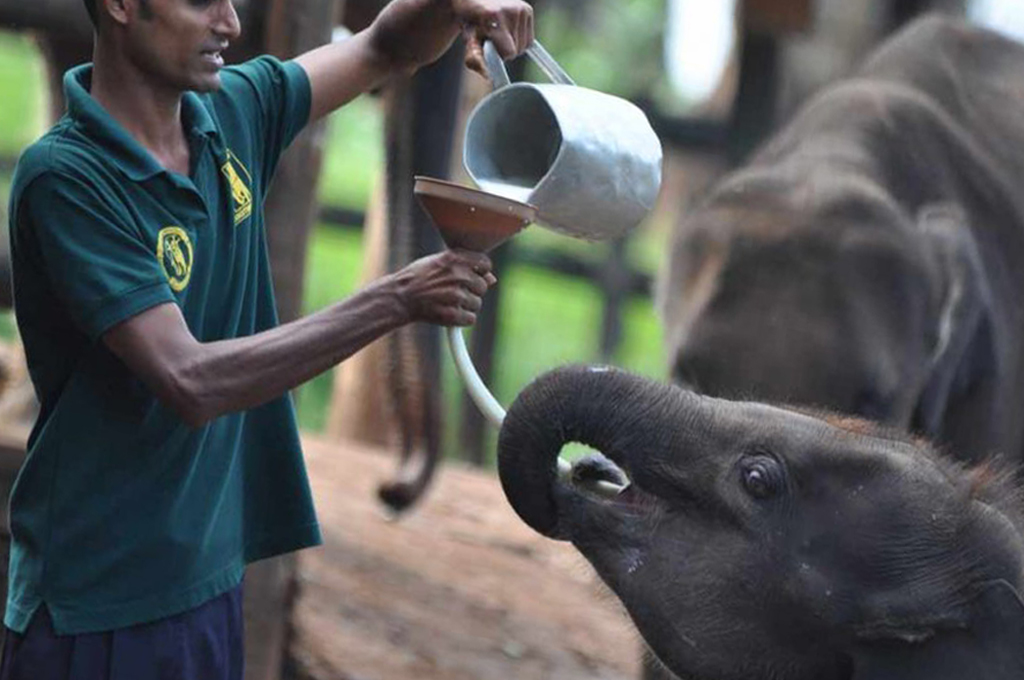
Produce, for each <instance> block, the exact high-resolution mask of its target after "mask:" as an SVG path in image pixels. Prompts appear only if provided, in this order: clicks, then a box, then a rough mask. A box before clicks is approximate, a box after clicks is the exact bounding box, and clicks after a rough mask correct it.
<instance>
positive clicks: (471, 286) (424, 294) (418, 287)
mask: <svg viewBox="0 0 1024 680" xmlns="http://www.w3.org/2000/svg"><path fill="white" fill-rule="evenodd" d="M394 281H395V283H396V284H397V290H398V297H399V299H400V300H401V303H402V305H403V307H404V308H405V309H406V310H407V312H408V320H409V321H423V322H426V323H433V324H438V325H441V326H471V325H473V324H474V323H476V313H477V312H478V311H480V307H481V305H482V304H483V300H482V298H483V295H484V293H486V292H487V289H488V288H490V287H491V286H492V285H493V284H494V283H496V282H497V279H496V278H495V277H494V274H493V273H491V260H490V258H488V257H487V256H486V255H484V254H483V253H474V252H471V251H468V250H446V251H444V252H442V253H438V254H436V255H430V256H428V257H424V258H421V259H419V260H416V261H415V262H413V263H412V264H410V265H408V266H406V267H405V268H404V269H402V270H401V271H399V272H397V273H395V274H394Z"/></svg>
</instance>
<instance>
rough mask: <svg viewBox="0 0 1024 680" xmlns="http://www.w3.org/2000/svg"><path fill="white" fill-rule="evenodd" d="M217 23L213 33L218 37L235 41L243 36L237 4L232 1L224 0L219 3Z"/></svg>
mask: <svg viewBox="0 0 1024 680" xmlns="http://www.w3.org/2000/svg"><path fill="white" fill-rule="evenodd" d="M219 8H220V9H219V11H218V12H217V17H216V22H215V23H214V25H213V31H214V33H216V34H217V35H218V36H222V37H224V38H227V39H228V40H234V39H235V38H237V37H238V36H239V35H241V34H242V24H241V22H239V21H238V12H236V11H235V4H234V3H233V2H231V0H222V2H220V3H219Z"/></svg>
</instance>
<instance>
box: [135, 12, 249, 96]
mask: <svg viewBox="0 0 1024 680" xmlns="http://www.w3.org/2000/svg"><path fill="white" fill-rule="evenodd" d="M129 3H131V4H132V5H134V7H133V8H132V14H131V19H130V21H129V23H128V26H127V29H128V34H129V49H130V50H131V52H132V56H133V58H134V59H135V60H136V62H137V63H138V65H139V66H140V67H141V68H142V69H143V70H145V71H146V72H148V73H149V74H150V75H152V76H154V77H156V78H159V79H160V80H162V81H164V83H165V84H166V85H167V86H168V87H172V88H174V89H178V90H195V91H197V92H210V91H213V90H216V89H218V88H219V87H220V69H221V68H222V67H223V66H224V58H223V56H222V54H223V51H224V50H225V49H227V46H228V43H229V42H230V41H231V40H234V39H235V38H237V37H238V35H239V33H240V32H241V28H240V26H239V23H238V15H237V14H236V13H235V8H234V7H233V6H232V4H231V1H230V0H128V2H126V3H125V4H126V5H127V4H129Z"/></svg>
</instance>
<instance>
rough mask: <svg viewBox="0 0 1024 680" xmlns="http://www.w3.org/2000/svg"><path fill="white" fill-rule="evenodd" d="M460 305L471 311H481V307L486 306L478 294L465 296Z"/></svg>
mask: <svg viewBox="0 0 1024 680" xmlns="http://www.w3.org/2000/svg"><path fill="white" fill-rule="evenodd" d="M459 306H460V307H462V308H463V309H466V310H469V311H470V312H474V313H476V312H479V311H480V308H481V307H483V306H484V302H483V300H481V299H480V296H478V295H466V296H464V297H463V299H462V302H461V304H459Z"/></svg>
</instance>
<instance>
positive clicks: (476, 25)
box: [452, 0, 533, 77]
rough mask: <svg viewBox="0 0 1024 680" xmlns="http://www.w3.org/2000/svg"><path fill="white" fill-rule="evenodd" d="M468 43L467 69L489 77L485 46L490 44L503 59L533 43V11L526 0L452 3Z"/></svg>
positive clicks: (513, 55) (455, 0)
mask: <svg viewBox="0 0 1024 680" xmlns="http://www.w3.org/2000/svg"><path fill="white" fill-rule="evenodd" d="M452 8H453V10H454V11H455V16H456V17H458V19H459V21H460V22H461V23H462V26H463V35H464V37H465V39H466V66H467V67H469V68H470V69H472V70H474V71H476V72H477V73H480V74H481V75H483V76H484V77H487V67H486V65H485V64H484V52H483V43H484V41H485V40H490V41H491V42H493V43H494V47H495V48H497V50H498V54H500V55H501V57H502V59H511V58H512V57H515V56H517V55H519V54H522V52H523V51H524V50H525V49H526V48H527V47H529V46H530V43H532V42H533V8H532V7H530V5H528V4H526V3H525V2H522V0H452Z"/></svg>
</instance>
